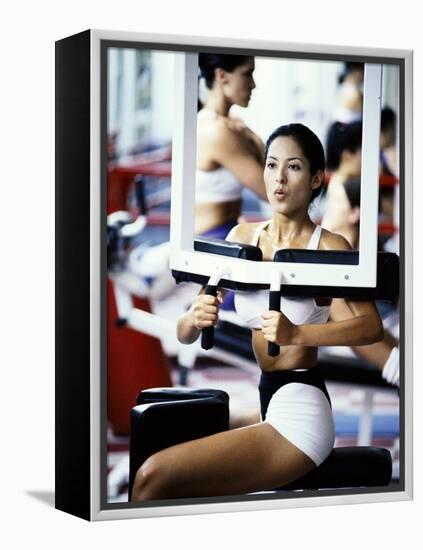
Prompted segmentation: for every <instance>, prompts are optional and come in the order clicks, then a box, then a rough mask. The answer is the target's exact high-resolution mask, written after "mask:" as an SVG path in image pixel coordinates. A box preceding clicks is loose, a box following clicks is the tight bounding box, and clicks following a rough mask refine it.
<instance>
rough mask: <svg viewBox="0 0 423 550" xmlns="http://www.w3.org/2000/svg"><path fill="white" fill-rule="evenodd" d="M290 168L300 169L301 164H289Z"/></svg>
mask: <svg viewBox="0 0 423 550" xmlns="http://www.w3.org/2000/svg"><path fill="white" fill-rule="evenodd" d="M288 168H291V170H300V169H301V166H300V165H299V164H288Z"/></svg>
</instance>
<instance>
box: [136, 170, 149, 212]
mask: <svg viewBox="0 0 423 550" xmlns="http://www.w3.org/2000/svg"><path fill="white" fill-rule="evenodd" d="M134 188H135V197H136V201H137V206H138V210H139V212H140V214H141V215H142V216H146V215H147V205H146V200H145V179H144V176H140V175H138V176H135V178H134Z"/></svg>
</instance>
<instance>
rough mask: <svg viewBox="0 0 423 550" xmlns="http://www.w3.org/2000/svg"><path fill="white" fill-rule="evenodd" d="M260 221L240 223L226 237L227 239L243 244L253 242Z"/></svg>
mask: <svg viewBox="0 0 423 550" xmlns="http://www.w3.org/2000/svg"><path fill="white" fill-rule="evenodd" d="M258 225H259V223H240V224H238V225H236V226H235V227H234V228H233V229H231V231H230V232H229V234H228V235H227V237H226V240H227V241H231V242H234V243H241V244H251V242H252V241H253V237H254V233H255V231H256V229H257V227H258Z"/></svg>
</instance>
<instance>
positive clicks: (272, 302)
mask: <svg viewBox="0 0 423 550" xmlns="http://www.w3.org/2000/svg"><path fill="white" fill-rule="evenodd" d="M269 309H270V311H280V310H281V293H280V290H270V292H269ZM279 351H280V350H279V346H278V345H277V344H274V343H273V342H269V343H268V345H267V353H268V355H270V357H277V356H278V355H279Z"/></svg>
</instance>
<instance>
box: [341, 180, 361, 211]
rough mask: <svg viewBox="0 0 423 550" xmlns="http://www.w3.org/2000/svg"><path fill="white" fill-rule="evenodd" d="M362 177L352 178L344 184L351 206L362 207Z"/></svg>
mask: <svg viewBox="0 0 423 550" xmlns="http://www.w3.org/2000/svg"><path fill="white" fill-rule="evenodd" d="M360 187H361V180H360V178H351V179H349V180H347V181H346V182H345V184H344V189H345V193H346V194H347V198H348V201H349V203H350V206H351V208H355V207H360Z"/></svg>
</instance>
